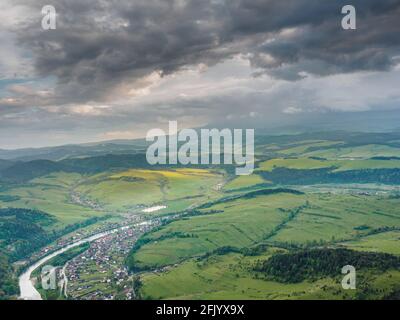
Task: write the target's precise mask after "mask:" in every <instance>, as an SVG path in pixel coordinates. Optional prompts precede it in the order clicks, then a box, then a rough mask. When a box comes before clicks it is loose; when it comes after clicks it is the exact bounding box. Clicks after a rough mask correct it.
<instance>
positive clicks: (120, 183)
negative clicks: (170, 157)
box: [76, 169, 223, 211]
mask: <svg viewBox="0 0 400 320" xmlns="http://www.w3.org/2000/svg"><path fill="white" fill-rule="evenodd" d="M222 181H223V176H222V175H221V174H220V173H218V172H211V171H209V170H201V169H176V170H141V169H131V170H126V171H123V172H117V173H115V172H114V173H103V174H99V175H96V176H93V177H91V178H90V179H87V180H86V181H85V182H84V183H82V184H80V185H79V186H78V187H77V189H76V190H77V191H78V192H80V193H82V194H84V195H85V196H86V197H88V198H90V199H93V200H94V201H98V202H99V203H101V204H102V205H104V207H105V208H107V209H110V210H117V211H121V210H132V209H139V208H140V207H143V206H150V205H154V204H163V205H167V206H168V208H169V210H182V209H184V208H186V207H187V206H190V205H191V204H195V203H198V202H200V201H201V200H202V199H204V200H207V198H208V197H213V196H216V192H217V191H216V190H217V189H218V188H217V185H218V184H220V183H222Z"/></svg>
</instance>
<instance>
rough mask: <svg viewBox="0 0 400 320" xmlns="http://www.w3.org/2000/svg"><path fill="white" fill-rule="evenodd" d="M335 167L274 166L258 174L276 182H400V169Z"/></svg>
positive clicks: (298, 183)
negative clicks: (337, 169)
mask: <svg viewBox="0 0 400 320" xmlns="http://www.w3.org/2000/svg"><path fill="white" fill-rule="evenodd" d="M334 169H335V168H322V169H309V170H304V169H288V168H275V169H274V170H273V171H271V172H266V171H262V172H260V175H261V176H262V177H263V178H264V179H265V180H269V181H273V182H274V183H276V184H292V185H307V184H322V183H383V184H400V169H360V170H348V171H333V170H334Z"/></svg>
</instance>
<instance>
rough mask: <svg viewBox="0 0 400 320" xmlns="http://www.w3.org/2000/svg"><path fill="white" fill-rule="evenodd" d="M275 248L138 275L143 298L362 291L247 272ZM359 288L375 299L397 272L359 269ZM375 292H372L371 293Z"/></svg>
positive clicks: (331, 295)
mask: <svg viewBox="0 0 400 320" xmlns="http://www.w3.org/2000/svg"><path fill="white" fill-rule="evenodd" d="M274 251H276V249H270V250H269V252H265V253H263V254H261V255H259V256H255V257H248V256H243V255H241V254H232V253H231V254H226V255H222V256H219V255H213V256H211V257H209V258H206V259H202V260H193V259H192V260H188V261H186V262H184V263H182V264H180V265H179V266H177V267H175V268H171V269H170V270H168V271H165V272H163V273H148V274H146V275H144V276H142V281H143V289H142V295H143V298H145V299H183V300H186V299H218V300H224V299H233V300H235V299H266V300H286V299H290V300H297V299H354V298H356V297H357V295H361V294H362V291H361V290H360V291H358V290H355V291H344V290H343V289H342V287H341V284H340V281H341V279H340V277H338V278H325V279H320V280H316V281H303V282H300V283H280V282H276V281H271V280H267V279H263V278H262V275H259V274H257V273H256V272H254V271H251V269H252V266H253V265H254V263H255V262H256V261H257V260H260V259H268V258H269V257H270V256H271V254H273V252H274ZM358 281H359V283H360V288H362V287H364V286H366V285H368V288H369V291H370V292H374V293H373V294H371V296H373V297H374V298H376V299H382V298H383V297H384V296H385V295H388V294H390V292H391V291H392V290H393V288H396V286H397V285H398V282H399V281H400V271H398V270H397V271H396V270H391V271H388V272H386V273H384V274H382V273H376V272H375V273H374V272H360V273H359V274H358ZM375 291H376V292H375Z"/></svg>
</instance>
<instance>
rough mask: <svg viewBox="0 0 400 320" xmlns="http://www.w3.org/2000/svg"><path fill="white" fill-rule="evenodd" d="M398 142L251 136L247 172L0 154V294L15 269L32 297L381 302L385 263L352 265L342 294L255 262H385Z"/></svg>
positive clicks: (393, 217)
mask: <svg viewBox="0 0 400 320" xmlns="http://www.w3.org/2000/svg"><path fill="white" fill-rule="evenodd" d="M399 141H400V134H396V133H387V134H384V133H382V134H378V133H377V134H359V133H342V132H330V133H323V134H322V133H319V134H314V135H313V134H300V135H292V136H291V135H287V136H257V137H256V148H255V159H256V163H255V170H254V172H253V174H252V175H249V176H235V174H234V167H233V166H224V165H219V166H211V165H210V166H202V165H198V166H189V167H182V166H155V167H152V166H149V165H148V164H147V163H146V162H145V161H144V160H143V157H142V155H141V154H140V151H138V152H137V153H135V152H134V151H132V150H131V154H112V155H111V154H110V155H107V154H103V155H102V154H96V155H95V156H88V157H82V156H80V157H77V158H75V157H73V156H72V157H66V158H65V157H64V158H63V159H61V160H54V159H46V160H40V159H34V160H28V161H24V162H21V160H13V159H7V161H6V162H5V163H4V164H3V165H2V166H1V167H0V258H1V260H0V262H1V264H0V267H1V266H12V270H13V271H12V272H8V273H4V272H2V275H1V277H0V278H1V280H0V287H1V289H0V295H2V297H4V298H9V297H14V298H17V297H18V296H19V293H18V291H19V290H18V286H17V285H16V283H17V281H16V280H17V277H18V276H19V275H21V274H24V275H25V277H27V280H25V281H29V283H30V282H31V280H32V282H33V284H34V285H35V286H36V290H37V291H38V292H39V293H40V295H41V298H43V299H74V300H75V299H76V300H79V299H101V300H103V299H128V300H129V299H385V298H386V297H389V296H390V295H391V294H392V293H393V292H395V291H396V290H399V283H400V282H399V280H400V269H399V268H398V265H396V264H390V263H389V264H385V266H387V267H385V268H384V269H379V268H376V267H371V266H369V265H363V266H362V267H360V270H359V272H357V274H358V279H359V286H358V287H357V290H350V291H346V290H343V289H342V287H341V285H340V281H341V277H342V275H341V273H340V271H339V272H338V273H337V274H336V273H325V270H324V269H323V270H322V271H321V272H322V273H321V276H320V277H312V276H310V275H309V274H307V275H305V277H304V278H302V279H301V281H298V282H293V281H292V280H285V281H283V280H282V279H281V278H276V277H275V278H274V277H271V275H270V274H269V273H268V272H269V271H265V270H269V269H268V268H267V269H265V270H264V269H260V268H259V267H257V266H260V265H264V264H267V263H268V261H273V260H271V259H272V258H273V257H276V256H277V255H284V254H287V256H285V255H284V256H283V259H289V258H290V257H292V255H295V254H299V253H301V252H305V254H306V255H308V254H312V253H315V252H317V251H316V250H348V251H344V252H345V253H346V254H345V255H344V256H343V259H345V260H346V259H347V258H348V257H355V256H357V254H358V253H366V254H380V255H388V256H379V259H383V260H384V259H389V260H390V259H392V260H390V261H394V260H393V259H396V257H399V255H400V251H399V249H398V248H399V247H400V246H399V243H400V233H399V232H400V211H399V209H398V208H399V205H400V143H399ZM132 145H134V144H133V143H132ZM124 147H125V148H127V146H126V145H125V146H124ZM90 148H91V150H93V148H94V147H93V146H91V147H90ZM103 148H104V147H103ZM115 149H118V148H117V147H113V148H112V150H115ZM47 152H49V150H47ZM80 152H83V151H82V149H80ZM38 153H39V152H38ZM20 168H23V170H22V171H21V170H20ZM9 230H13V232H9ZM111 230H117V231H115V232H111V233H110V231H111ZM93 237H94V238H93ZM85 239H92V240H90V241H86V240H85ZM83 243H86V245H85V247H82V248H81V249H80V250H78V249H77V248H80V247H78V246H79V245H81V244H83ZM71 245H72V247H71ZM66 248H67V249H66ZM64 249H66V250H64ZM322 252H325V251H322ZM327 252H329V251H327ZM335 252H336V251H335ZM337 252H339V253H340V252H342V251H337ZM54 253H57V254H56V255H54V256H51V258H52V259H51V260H50V259H49V260H43V259H44V258H45V257H48V256H49V255H52V254H54ZM286 257H287V258H286ZM374 259H375V258H374ZM376 259H378V258H376ZM389 260H388V261H389ZM38 261H39V262H40V261H42V263H39V264H38ZM283 261H284V262H283V263H286V262H285V260H283ZM288 261H290V260H288ZM385 261H386V260H385ZM44 262H49V263H50V262H51V263H53V264H54V266H55V267H57V272H58V273H59V275H60V277H61V278H63V279H65V280H66V281H65V282H63V283H64V284H65V283H66V284H65V287H63V288H64V289H63V291H60V290H59V289H60V288H58V289H57V290H43V288H41V285H40V282H41V278H40V267H41V266H42V265H43V264H44ZM32 266H34V268H32ZM27 268H28V269H29V270H30V273H29V275H27V274H26V273H24V271H26V270H27ZM257 268H258V269H257ZM64 284H63V285H64ZM65 289H66V290H65Z"/></svg>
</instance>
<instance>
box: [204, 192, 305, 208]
mask: <svg viewBox="0 0 400 320" xmlns="http://www.w3.org/2000/svg"><path fill="white" fill-rule="evenodd" d="M278 193H290V194H296V195H301V194H304V193H303V192H301V191H297V190H293V189H288V188H275V189H271V188H269V189H261V190H256V191H251V192H248V193H244V194H239V195H234V196H228V197H224V198H221V199H218V200H215V201H210V202H207V203H205V204H203V205H201V206H199V207H197V209H206V208H210V207H212V206H214V205H216V204H221V203H226V202H230V201H233V200H237V199H253V198H255V197H258V196H263V195H271V194H278Z"/></svg>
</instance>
